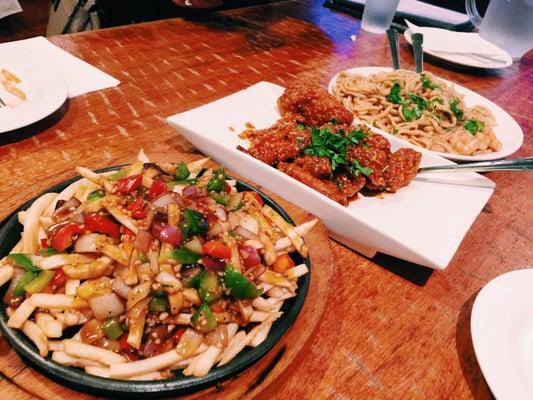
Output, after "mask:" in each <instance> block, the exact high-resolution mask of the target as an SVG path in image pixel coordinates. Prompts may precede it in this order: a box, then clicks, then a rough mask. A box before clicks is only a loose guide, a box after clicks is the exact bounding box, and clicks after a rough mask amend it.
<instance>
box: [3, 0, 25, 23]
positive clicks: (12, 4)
mask: <svg viewBox="0 0 533 400" xmlns="http://www.w3.org/2000/svg"><path fill="white" fill-rule="evenodd" d="M21 11H22V8H21V7H20V4H19V2H18V1H17V0H0V19H2V18H4V17H7V16H8V15H11V14H16V13H19V12H21Z"/></svg>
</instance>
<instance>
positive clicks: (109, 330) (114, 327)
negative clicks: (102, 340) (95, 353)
mask: <svg viewBox="0 0 533 400" xmlns="http://www.w3.org/2000/svg"><path fill="white" fill-rule="evenodd" d="M102 330H103V331H104V333H105V335H106V336H107V338H108V339H111V340H117V339H118V338H119V337H121V336H122V335H123V334H124V329H122V326H121V323H120V322H119V321H118V319H116V318H110V319H108V320H107V321H105V322H104V323H103V324H102Z"/></svg>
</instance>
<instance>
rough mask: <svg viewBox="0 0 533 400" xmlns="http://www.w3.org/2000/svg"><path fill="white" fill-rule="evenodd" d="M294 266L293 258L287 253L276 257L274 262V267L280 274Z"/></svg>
mask: <svg viewBox="0 0 533 400" xmlns="http://www.w3.org/2000/svg"><path fill="white" fill-rule="evenodd" d="M292 267H294V261H292V258H291V257H290V256H289V255H288V254H287V253H283V254H282V255H280V256H279V257H278V258H276V261H274V264H272V269H273V270H274V271H276V272H278V273H280V274H283V273H285V272H286V271H288V270H289V269H291V268H292Z"/></svg>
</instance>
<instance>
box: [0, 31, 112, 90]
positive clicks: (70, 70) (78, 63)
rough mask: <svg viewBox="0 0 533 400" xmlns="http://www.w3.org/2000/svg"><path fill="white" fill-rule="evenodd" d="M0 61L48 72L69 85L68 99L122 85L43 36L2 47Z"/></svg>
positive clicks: (2, 45) (6, 44) (5, 44)
mask: <svg viewBox="0 0 533 400" xmlns="http://www.w3.org/2000/svg"><path fill="white" fill-rule="evenodd" d="M0 60H12V61H16V62H20V63H27V64H29V65H35V66H40V67H42V68H46V69H48V70H50V71H52V72H54V73H56V74H57V75H59V76H60V77H61V78H63V80H64V81H65V82H66V84H67V87H68V95H69V97H75V96H79V95H82V94H85V93H89V92H94V91H96V90H102V89H106V88H110V87H114V86H117V85H118V84H119V83H120V81H119V80H117V79H115V78H113V77H112V76H111V75H108V74H106V73H105V72H103V71H100V70H99V69H98V68H95V67H93V66H92V65H90V64H88V63H86V62H85V61H83V60H80V59H79V58H77V57H74V56H73V55H72V54H69V53H67V52H66V51H64V50H63V49H60V48H59V47H57V46H54V45H53V44H52V43H51V42H49V41H48V40H46V39H45V38H44V37H42V36H37V37H34V38H31V39H25V40H18V41H15V42H9V43H2V44H0Z"/></svg>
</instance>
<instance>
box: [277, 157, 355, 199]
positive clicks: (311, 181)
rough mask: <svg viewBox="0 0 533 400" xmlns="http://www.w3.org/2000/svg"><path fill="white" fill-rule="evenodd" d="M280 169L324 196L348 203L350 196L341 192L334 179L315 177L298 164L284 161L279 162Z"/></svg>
mask: <svg viewBox="0 0 533 400" xmlns="http://www.w3.org/2000/svg"><path fill="white" fill-rule="evenodd" d="M278 169H279V170H280V171H281V172H283V173H285V174H287V175H289V176H292V177H293V178H294V179H296V180H298V181H300V182H302V183H303V184H304V185H307V186H309V187H310V188H312V189H315V190H316V191H317V192H320V193H322V194H323V195H324V196H327V197H329V198H330V199H332V200H335V201H336V202H337V203H340V204H342V205H347V204H348V198H347V197H346V195H345V194H344V193H342V192H340V191H339V189H338V188H337V185H336V184H335V183H333V182H332V181H328V180H325V179H319V178H315V177H314V176H313V175H311V174H310V173H309V172H307V171H306V170H304V169H303V168H302V167H300V166H299V165H297V164H290V163H283V162H282V163H279V164H278Z"/></svg>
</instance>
